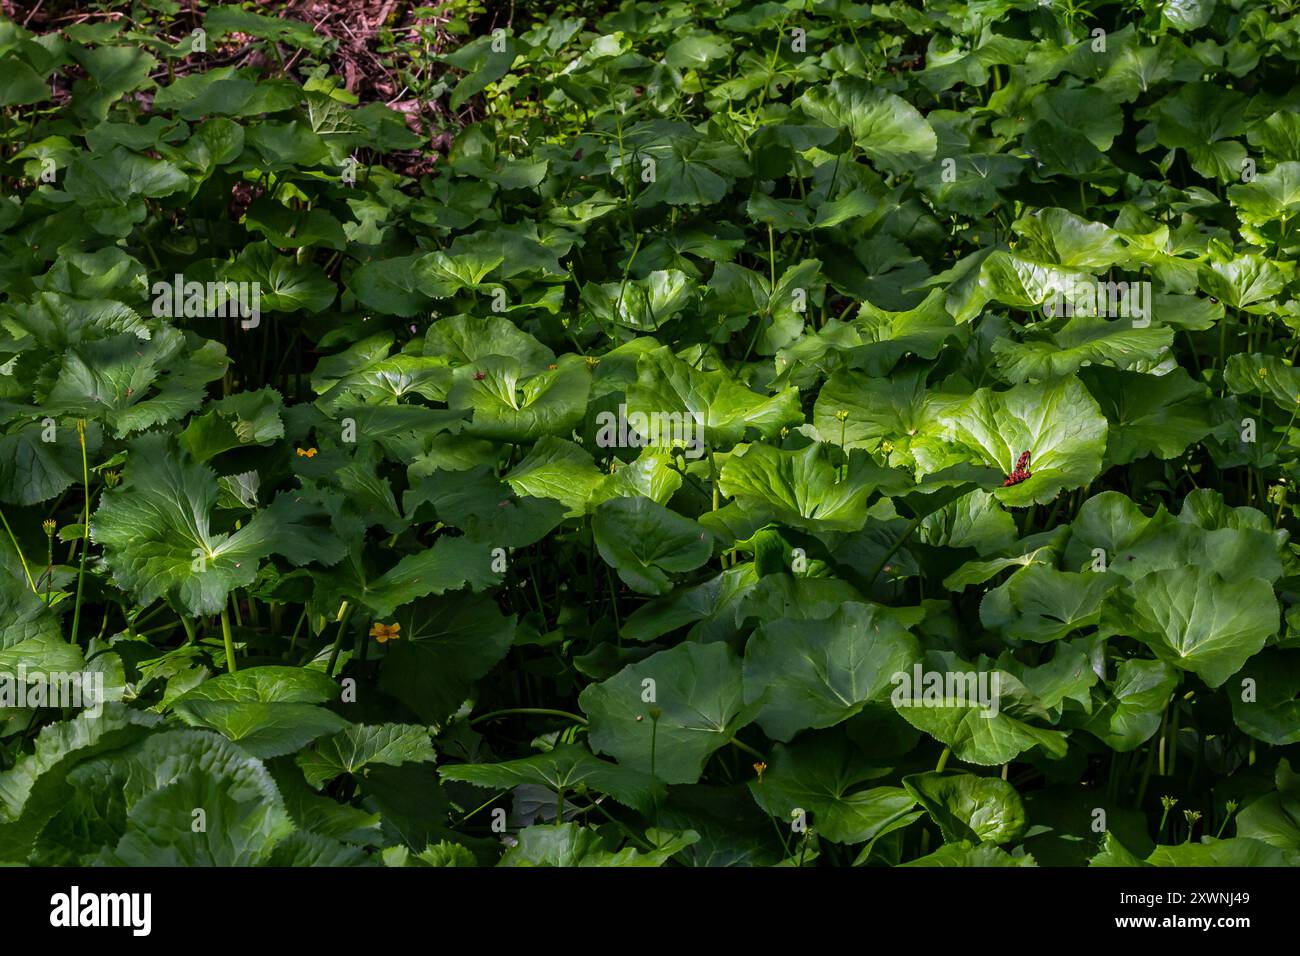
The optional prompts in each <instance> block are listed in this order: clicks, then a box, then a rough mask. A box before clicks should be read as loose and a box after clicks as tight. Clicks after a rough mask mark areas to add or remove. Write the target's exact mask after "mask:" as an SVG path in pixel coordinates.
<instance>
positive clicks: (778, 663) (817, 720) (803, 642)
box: [744, 604, 920, 742]
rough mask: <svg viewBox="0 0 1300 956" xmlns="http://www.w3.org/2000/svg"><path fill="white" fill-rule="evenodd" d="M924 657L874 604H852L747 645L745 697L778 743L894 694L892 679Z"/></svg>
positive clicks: (761, 633)
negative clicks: (892, 692) (825, 616)
mask: <svg viewBox="0 0 1300 956" xmlns="http://www.w3.org/2000/svg"><path fill="white" fill-rule="evenodd" d="M919 656H920V649H919V645H918V644H917V641H916V638H914V637H913V636H912V635H911V634H909V633H908V632H907V630H905V629H904V628H903V626H902V625H900V624H899V623H898V622H897V621H896V620H894V619H892V618H889V617H886V616H885V615H883V614H882V613H880V612H879V609H878V608H876V607H874V606H869V605H862V604H845V605H843V606H841V607H840V609H839V610H838V611H836V612H835V614H833V615H832V616H831V617H830V618H828V619H826V620H820V621H814V620H799V619H793V618H784V619H782V620H778V621H774V622H773V623H770V624H765V625H764V626H763V627H760V628H759V629H758V630H757V631H755V632H754V634H753V636H752V637H750V639H749V643H748V644H747V645H746V647H745V666H744V675H745V700H746V701H747V702H750V703H754V702H757V703H759V704H760V710H759V712H758V717H757V720H758V723H759V725H760V726H761V727H762V728H763V732H764V733H766V734H767V735H768V736H769V737H771V738H773V739H774V740H781V741H787V742H788V741H789V740H790V739H791V738H793V737H794V735H795V734H796V733H798V732H799V731H801V730H804V729H806V728H809V727H830V726H833V725H834V724H838V723H839V722H840V721H843V720H846V719H848V718H849V717H852V716H853V715H854V714H856V713H858V712H859V711H860V710H861V709H862V708H863V707H864V706H865V705H866V704H867V703H870V702H872V701H884V700H886V699H888V696H889V690H890V688H891V687H892V686H893V684H892V678H893V675H894V674H895V673H897V672H898V671H906V670H908V669H909V668H910V667H911V666H912V663H913V662H914V661H915V660H916V659H917V658H918V657H919Z"/></svg>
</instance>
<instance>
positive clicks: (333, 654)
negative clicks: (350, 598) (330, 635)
mask: <svg viewBox="0 0 1300 956" xmlns="http://www.w3.org/2000/svg"><path fill="white" fill-rule="evenodd" d="M350 613H352V608H351V607H349V606H348V602H347V601H344V602H343V607H342V608H340V609H339V617H338V621H339V631H338V633H337V634H335V635H334V648H333V650H331V651H330V659H329V663H328V664H327V665H326V666H325V676H327V677H333V676H334V665H335V664H337V663H338V662H339V650H340V649H341V648H342V647H343V633H344V631H346V630H347V626H348V615H349V614H350Z"/></svg>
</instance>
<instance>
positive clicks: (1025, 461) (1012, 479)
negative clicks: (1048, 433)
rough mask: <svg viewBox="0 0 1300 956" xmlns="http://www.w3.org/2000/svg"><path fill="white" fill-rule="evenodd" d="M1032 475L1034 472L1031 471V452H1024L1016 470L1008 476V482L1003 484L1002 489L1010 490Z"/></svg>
mask: <svg viewBox="0 0 1300 956" xmlns="http://www.w3.org/2000/svg"><path fill="white" fill-rule="evenodd" d="M1032 475H1033V472H1032V471H1030V470H1029V452H1027V451H1023V452H1021V453H1020V460H1019V461H1017V462H1016V467H1015V470H1014V471H1012V472H1011V474H1009V475H1007V480H1006V481H1004V482H1002V487H1003V488H1010V487H1011V486H1012V485H1018V484H1020V483H1021V482H1022V481H1024V480H1025V479H1026V478H1029V477H1030V476H1032Z"/></svg>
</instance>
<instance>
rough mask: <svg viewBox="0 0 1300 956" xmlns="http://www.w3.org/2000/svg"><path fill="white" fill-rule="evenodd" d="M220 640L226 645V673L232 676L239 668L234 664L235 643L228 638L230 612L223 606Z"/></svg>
mask: <svg viewBox="0 0 1300 956" xmlns="http://www.w3.org/2000/svg"><path fill="white" fill-rule="evenodd" d="M221 640H222V641H223V642H224V643H225V645H226V672H227V673H228V674H233V673H235V671H237V670H239V666H238V665H237V664H236V663H235V641H234V639H233V638H232V637H231V636H230V611H229V609H228V608H227V607H226V605H225V604H222V605H221Z"/></svg>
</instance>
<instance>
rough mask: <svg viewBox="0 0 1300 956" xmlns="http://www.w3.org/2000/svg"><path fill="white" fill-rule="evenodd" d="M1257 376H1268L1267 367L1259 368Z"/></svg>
mask: <svg viewBox="0 0 1300 956" xmlns="http://www.w3.org/2000/svg"><path fill="white" fill-rule="evenodd" d="M1259 377H1260V378H1268V369H1266V368H1261V369H1260V370H1259Z"/></svg>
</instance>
